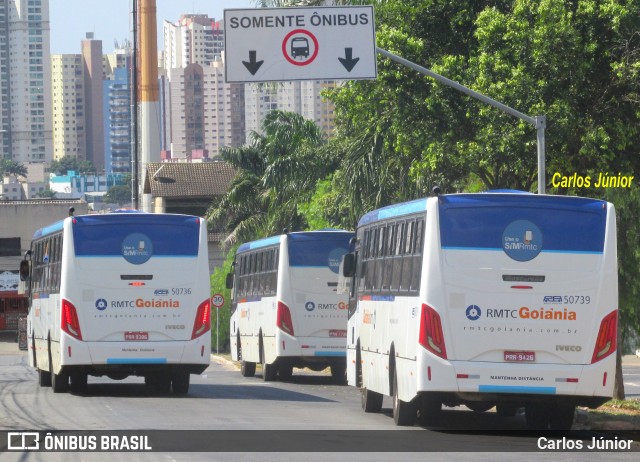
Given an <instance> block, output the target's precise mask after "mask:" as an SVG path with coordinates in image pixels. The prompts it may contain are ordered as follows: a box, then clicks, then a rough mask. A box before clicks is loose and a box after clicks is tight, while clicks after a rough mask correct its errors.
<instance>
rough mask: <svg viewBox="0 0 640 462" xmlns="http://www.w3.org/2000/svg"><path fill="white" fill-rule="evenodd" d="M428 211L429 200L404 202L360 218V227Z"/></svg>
mask: <svg viewBox="0 0 640 462" xmlns="http://www.w3.org/2000/svg"><path fill="white" fill-rule="evenodd" d="M426 210H427V199H426V198H422V199H416V200H413V201H409V202H402V203H400V204H394V205H389V206H387V207H382V208H380V209H377V210H374V211H372V212H369V213H367V214H365V215H363V216H362V218H360V221H359V222H358V226H362V225H366V224H367V223H371V222H374V221H378V220H384V219H386V218H393V217H398V216H402V215H410V214H412V213H418V212H424V211H426Z"/></svg>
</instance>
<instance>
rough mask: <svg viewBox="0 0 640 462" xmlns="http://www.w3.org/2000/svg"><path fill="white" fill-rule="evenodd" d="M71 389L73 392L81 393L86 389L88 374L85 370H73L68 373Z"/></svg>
mask: <svg viewBox="0 0 640 462" xmlns="http://www.w3.org/2000/svg"><path fill="white" fill-rule="evenodd" d="M70 379H71V391H72V392H74V393H82V392H84V391H86V390H87V379H88V375H87V373H86V372H73V373H72V374H71V375H70Z"/></svg>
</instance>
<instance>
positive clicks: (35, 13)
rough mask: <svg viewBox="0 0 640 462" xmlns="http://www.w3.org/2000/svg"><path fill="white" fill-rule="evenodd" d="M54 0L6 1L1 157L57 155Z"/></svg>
mask: <svg viewBox="0 0 640 462" xmlns="http://www.w3.org/2000/svg"><path fill="white" fill-rule="evenodd" d="M49 42H50V38H49V0H3V1H0V157H2V158H5V159H12V160H14V161H16V162H20V163H28V162H49V161H51V158H52V155H53V146H52V125H51V117H50V114H51V63H50V52H49Z"/></svg>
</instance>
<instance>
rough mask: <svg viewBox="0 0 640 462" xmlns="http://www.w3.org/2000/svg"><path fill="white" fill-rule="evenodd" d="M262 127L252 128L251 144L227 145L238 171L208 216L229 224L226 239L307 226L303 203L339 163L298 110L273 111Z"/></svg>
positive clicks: (228, 157)
mask: <svg viewBox="0 0 640 462" xmlns="http://www.w3.org/2000/svg"><path fill="white" fill-rule="evenodd" d="M263 131H264V135H260V134H258V133H255V132H254V133H252V134H251V138H250V142H249V144H248V145H245V146H241V147H239V148H227V149H223V151H222V158H223V159H224V160H225V161H227V162H229V163H231V164H232V165H233V166H235V167H236V168H238V170H239V173H238V175H237V176H236V178H235V179H234V180H233V182H232V184H231V187H230V189H229V191H228V192H227V194H225V195H224V196H223V197H222V198H221V199H219V200H218V201H216V202H215V203H213V204H212V205H211V207H210V208H209V211H208V212H207V220H208V222H209V223H210V225H212V226H213V227H217V228H219V227H220V225H222V227H223V228H225V229H226V231H227V233H228V235H227V238H226V239H225V243H226V244H227V245H232V244H234V243H241V242H246V241H248V240H253V239H255V238H258V237H263V236H265V235H271V234H276V233H280V232H281V231H282V229H283V228H288V229H289V230H291V231H293V230H300V229H304V228H305V221H304V218H303V217H302V215H301V214H300V213H299V211H298V206H299V204H302V203H304V202H305V201H306V200H308V199H309V198H310V197H311V195H312V194H313V192H314V190H315V186H316V182H317V181H318V180H319V179H320V178H324V177H325V176H326V175H327V172H328V171H329V170H330V169H331V168H332V166H333V168H335V165H336V164H335V163H332V162H331V161H330V159H331V158H332V157H331V153H330V152H328V151H325V150H322V149H321V147H322V146H323V144H324V140H323V138H322V133H321V131H320V129H319V128H318V127H317V126H316V125H315V123H313V122H311V121H308V120H305V119H304V118H303V117H302V116H300V115H298V114H294V113H288V112H283V111H272V112H270V113H269V114H267V116H266V117H265V119H264V121H263Z"/></svg>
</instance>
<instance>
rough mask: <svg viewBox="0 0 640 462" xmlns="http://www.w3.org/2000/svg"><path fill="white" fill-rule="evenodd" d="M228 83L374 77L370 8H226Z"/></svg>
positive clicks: (372, 20)
mask: <svg viewBox="0 0 640 462" xmlns="http://www.w3.org/2000/svg"><path fill="white" fill-rule="evenodd" d="M224 33H225V77H226V80H227V82H268V81H282V80H285V81H286V80H319V79H323V80H343V79H349V80H351V79H375V78H376V76H377V67H376V37H375V24H374V18H373V7H372V6H343V7H313V8H312V7H295V8H251V9H228V10H224Z"/></svg>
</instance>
